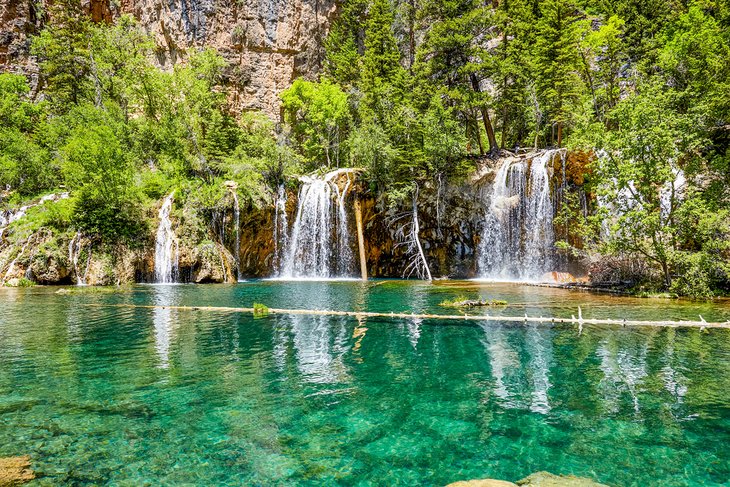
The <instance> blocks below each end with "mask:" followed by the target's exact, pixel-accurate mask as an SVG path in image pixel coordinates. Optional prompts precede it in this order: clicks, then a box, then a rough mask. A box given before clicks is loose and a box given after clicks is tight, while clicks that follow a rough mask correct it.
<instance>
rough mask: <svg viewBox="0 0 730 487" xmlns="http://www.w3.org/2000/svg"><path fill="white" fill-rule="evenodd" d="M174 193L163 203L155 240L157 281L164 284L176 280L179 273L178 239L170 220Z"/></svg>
mask: <svg viewBox="0 0 730 487" xmlns="http://www.w3.org/2000/svg"><path fill="white" fill-rule="evenodd" d="M174 194H175V192H174V191H173V192H172V193H170V195H169V196H168V197H167V198H165V201H164V202H163V203H162V207H161V208H160V212H159V217H160V225H159V226H158V227H157V238H156V240H155V282H158V283H164V284H167V283H171V282H175V280H174V279H175V274H176V273H177V241H176V239H175V233H174V232H173V231H172V222H171V221H170V211H171V210H172V197H173V196H174ZM173 247H175V248H174V249H173Z"/></svg>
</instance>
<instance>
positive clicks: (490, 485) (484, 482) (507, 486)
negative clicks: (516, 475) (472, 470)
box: [446, 479, 517, 487]
mask: <svg viewBox="0 0 730 487" xmlns="http://www.w3.org/2000/svg"><path fill="white" fill-rule="evenodd" d="M446 487H517V484H513V483H512V482H507V481H506V480H495V479H479V480H460V481H459V482H454V483H453V484H449V485H447V486H446Z"/></svg>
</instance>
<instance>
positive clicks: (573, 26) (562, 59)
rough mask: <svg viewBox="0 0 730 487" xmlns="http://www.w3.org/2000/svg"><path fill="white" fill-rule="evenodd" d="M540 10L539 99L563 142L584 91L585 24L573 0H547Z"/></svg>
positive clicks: (554, 132)
mask: <svg viewBox="0 0 730 487" xmlns="http://www.w3.org/2000/svg"><path fill="white" fill-rule="evenodd" d="M540 12H541V15H542V16H541V18H540V20H539V21H538V26H537V42H536V44H535V68H536V73H535V74H536V80H537V88H538V99H539V100H540V102H541V103H542V105H543V110H544V111H545V113H547V116H548V117H549V120H550V121H551V122H552V126H551V137H550V139H551V141H553V142H554V143H556V144H557V145H558V146H560V145H561V144H562V141H563V130H564V127H565V126H566V125H567V124H569V123H570V121H571V118H572V115H573V111H574V110H575V108H576V105H577V103H578V101H579V98H580V95H581V89H582V86H581V79H580V74H579V73H580V52H579V50H578V42H579V39H580V29H581V27H580V24H579V23H578V16H577V9H576V6H575V5H574V4H573V3H572V2H571V1H570V0H546V1H545V2H544V3H543V4H542V5H541V8H540ZM553 129H554V130H553Z"/></svg>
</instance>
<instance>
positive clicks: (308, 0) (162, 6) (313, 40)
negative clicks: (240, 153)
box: [0, 0, 337, 118]
mask: <svg viewBox="0 0 730 487" xmlns="http://www.w3.org/2000/svg"><path fill="white" fill-rule="evenodd" d="M81 1H82V5H83V6H84V9H85V10H86V11H87V12H88V13H89V15H90V17H91V18H92V19H93V20H94V21H97V22H100V21H111V20H113V19H114V18H116V17H118V16H119V15H122V14H131V15H133V16H134V17H135V18H136V19H138V20H139V22H140V24H141V25H142V26H143V28H144V29H145V30H146V31H147V32H148V33H149V34H150V35H152V36H153V38H154V40H155V42H156V44H157V52H156V62H157V63H158V64H159V65H160V66H161V67H162V68H170V67H171V66H172V65H174V64H175V63H177V62H180V61H182V60H184V58H185V52H186V50H188V49H190V48H198V47H204V46H210V47H214V48H216V49H217V50H218V51H219V52H220V53H221V55H222V56H223V57H224V58H225V59H226V60H227V61H228V63H229V67H228V69H227V71H226V73H225V74H226V84H227V85H228V88H229V91H228V93H229V100H230V102H231V104H232V106H233V108H234V109H236V110H239V111H240V110H263V111H265V112H266V113H268V114H269V115H270V116H272V117H274V118H276V117H278V115H279V98H278V96H279V93H281V91H282V90H284V89H286V88H287V87H289V85H290V84H291V83H292V81H293V80H294V79H295V78H297V77H299V76H304V77H308V78H311V77H313V76H315V75H316V74H317V73H318V72H319V68H320V66H321V62H322V56H323V50H322V43H323V40H324V39H325V37H326V35H327V32H328V30H329V26H330V24H331V22H332V20H333V18H334V16H335V14H336V10H337V6H336V3H335V1H334V0H253V1H249V0H246V1H244V0H121V2H115V1H113V0H111V1H110V0H81ZM45 3H46V2H45V0H44V1H41V2H36V1H33V0H0V71H2V70H5V71H9V70H12V71H21V72H26V73H28V74H31V73H32V72H33V71H34V69H33V66H32V62H29V61H32V60H31V59H30V37H31V36H32V35H33V34H35V33H37V32H39V31H40V29H41V28H42V27H43V23H44V17H43V14H42V12H43V10H44V5H45Z"/></svg>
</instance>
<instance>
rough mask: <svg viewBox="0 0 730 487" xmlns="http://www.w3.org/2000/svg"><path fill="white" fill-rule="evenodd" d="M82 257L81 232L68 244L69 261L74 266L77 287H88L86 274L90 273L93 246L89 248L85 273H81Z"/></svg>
mask: <svg viewBox="0 0 730 487" xmlns="http://www.w3.org/2000/svg"><path fill="white" fill-rule="evenodd" d="M80 255H81V232H76V235H74V237H73V238H72V239H71V241H70V242H69V243H68V260H69V261H70V262H71V265H72V266H73V271H74V274H76V285H77V286H85V285H86V274H88V272H89V264H90V263H91V246H89V254H88V255H87V257H86V267H85V270H84V272H83V273H82V272H79V256H80Z"/></svg>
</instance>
